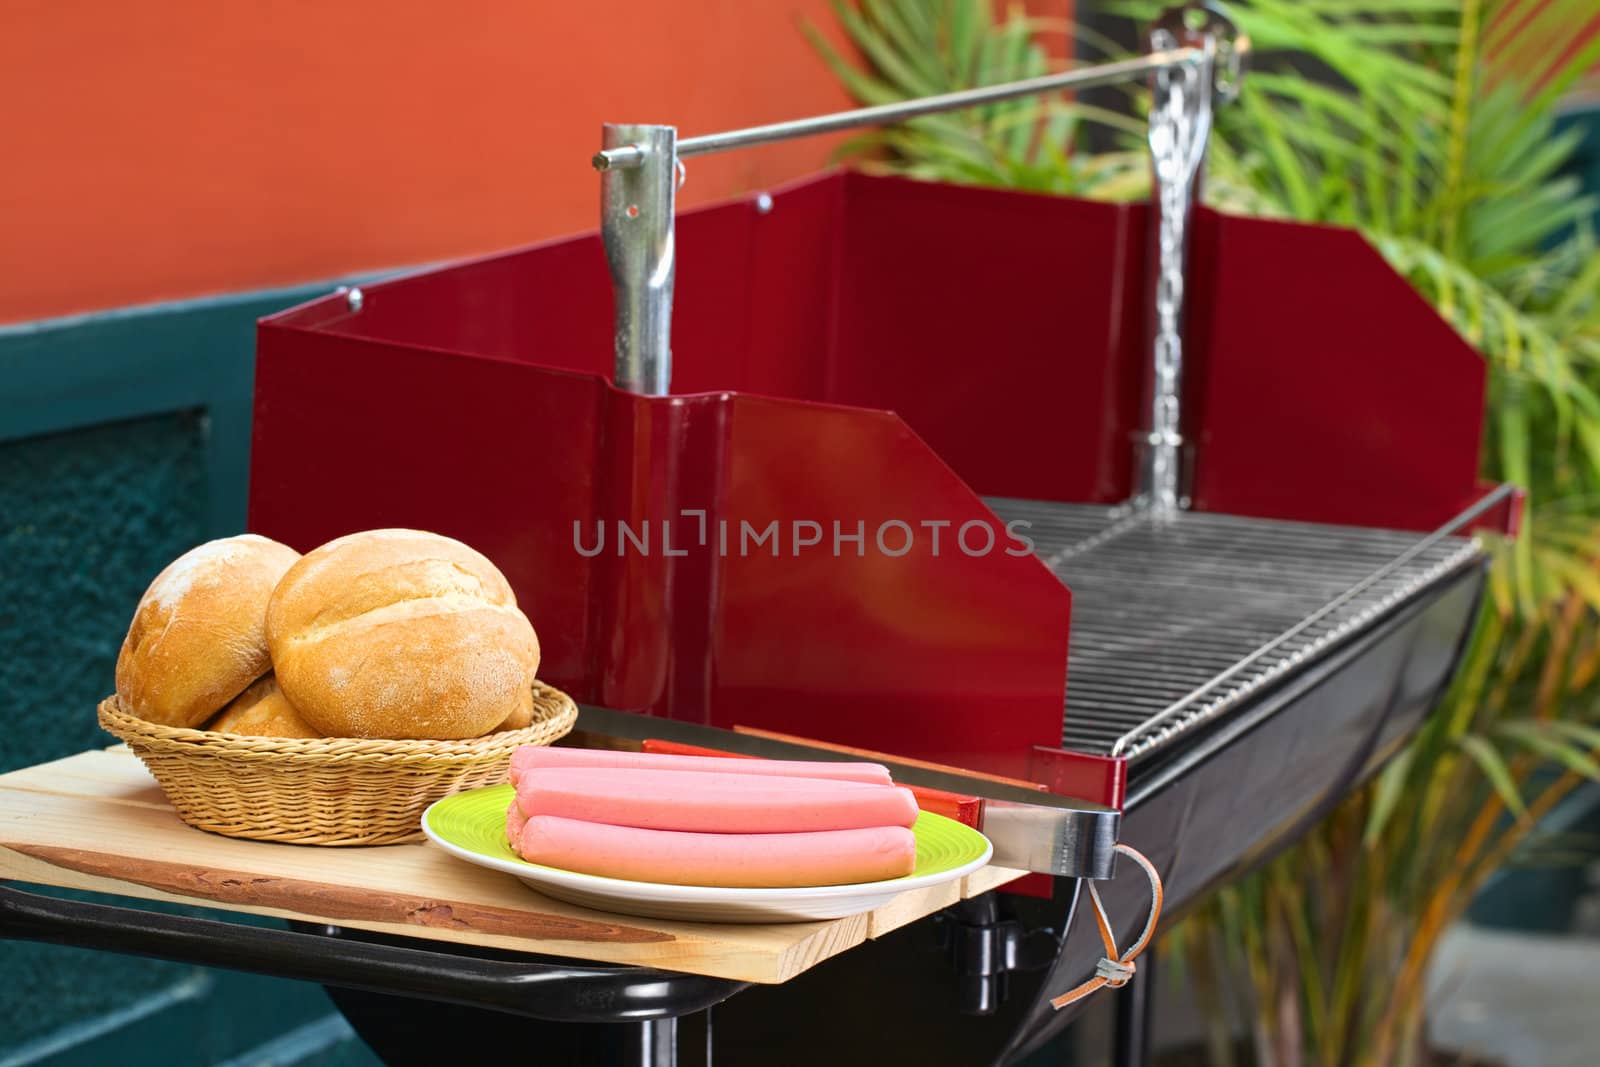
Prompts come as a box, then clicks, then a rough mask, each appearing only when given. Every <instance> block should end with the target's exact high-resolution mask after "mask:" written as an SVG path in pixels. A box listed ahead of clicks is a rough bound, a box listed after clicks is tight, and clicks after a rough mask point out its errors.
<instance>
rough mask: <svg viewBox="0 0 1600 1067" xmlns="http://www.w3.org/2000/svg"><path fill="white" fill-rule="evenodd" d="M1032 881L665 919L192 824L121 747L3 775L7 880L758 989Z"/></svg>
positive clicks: (0, 863) (981, 881) (474, 874)
mask: <svg viewBox="0 0 1600 1067" xmlns="http://www.w3.org/2000/svg"><path fill="white" fill-rule="evenodd" d="M1021 874H1022V872H1020V871H1013V870H1008V869H1005V868H1001V867H987V868H985V869H983V870H981V871H978V872H977V873H975V874H973V875H970V876H968V877H967V878H965V879H962V880H961V881H960V882H951V883H947V884H945V885H942V886H935V887H933V888H931V889H923V890H913V891H911V892H908V893H903V894H901V895H900V896H898V897H896V898H895V899H894V900H892V901H890V902H889V903H888V904H886V905H884V906H883V907H881V908H879V909H877V910H876V911H872V912H866V913H864V914H860V915H853V916H850V917H848V918H844V919H834V920H831V921H828V922H814V923H772V924H761V925H742V924H711V923H686V922H669V921H665V920H659V919H643V918H635V917H632V916H623V915H612V914H608V913H606V912H599V911H590V910H588V909H586V908H580V907H577V906H576V905H572V904H563V903H561V902H559V901H556V900H552V899H550V898H548V897H545V896H542V895H540V894H539V893H537V892H535V891H534V890H532V889H530V888H528V887H527V886H525V885H524V884H523V883H521V882H519V881H518V880H517V879H515V878H513V877H512V876H511V875H508V874H501V873H499V872H496V871H491V870H487V869H485V868H482V867H476V866H473V865H471V864H468V863H464V862H462V861H461V860H458V859H455V858H454V857H452V856H449V855H447V854H446V853H444V852H443V851H441V850H440V849H437V848H435V847H433V846H432V845H430V844H428V843H426V842H417V843H415V844H406V845H381V846H374V847H369V848H318V847H314V846H308V845H285V844H276V843H271V842H265V841H243V840H237V839H234V838H229V837H221V836H218V835H216V834H210V833H206V832H205V831H203V830H196V829H194V828H193V827H190V826H187V825H185V824H184V823H183V822H181V821H180V820H179V819H178V817H177V816H176V815H175V814H174V813H173V811H172V808H171V807H170V806H169V805H168V803H167V801H166V798H165V797H164V796H163V795H162V793H161V789H160V787H159V786H158V785H157V784H156V782H155V779H153V778H151V777H150V775H149V773H148V772H147V771H146V770H145V769H144V765H143V764H142V763H140V762H139V760H138V758H137V757H135V756H134V755H133V754H132V753H131V752H129V751H128V750H127V749H126V748H124V747H122V746H117V747H115V748H112V749H108V750H104V751H93V752H82V753H79V754H78V755H76V756H69V757H67V758H66V759H61V760H56V761H54V762H52V763H43V764H39V765H38V766H34V767H27V768H24V769H23V770H20V771H13V772H11V773H10V774H5V775H0V879H9V880H15V881H22V882H34V883H38V884H42V885H53V886H66V887H70V888H75V889H90V890H96V891H98V892H102V893H113V894H117V895H121V896H128V897H140V898H144V899H147V900H170V901H178V902H180V903H187V904H203V905H205V906H207V907H213V908H220V909H223V910H226V911H239V912H250V913H252V914H256V915H276V916H279V917H281V918H287V919H301V920H307V921H313V922H326V923H333V924H335V925H339V926H349V927H359V928H361V929H363V930H378V931H382V932H385V933H391V934H402V935H406V936H411V937H423V938H432V939H435V940H439V941H453V942H457V943H460V944H466V945H487V946H493V947H496V948H509V949H520V950H523V951H527V952H536V953H541V954H547V955H556V956H564V957H569V958H573V959H580V960H599V961H604V962H608V963H627V964H638V965H641V966H649V967H660V968H664V969H667V970H674V971H686V972H689V973H692V974H705V975H712V976H715V977H718V978H732V979H737V980H740V981H747V982H764V983H776V982H784V981H787V980H788V979H790V978H793V977H794V976H795V975H797V974H799V973H800V972H802V971H804V970H806V969H807V968H809V967H812V966H814V965H815V964H817V963H820V962H821V961H823V960H825V959H827V958H828V957H830V956H833V955H836V954H838V953H840V952H843V951H845V950H846V949H849V948H850V947H852V946H854V945H858V944H860V943H861V942H862V941H864V940H866V939H868V938H873V937H878V936H879V935H881V934H884V933H887V932H889V931H890V930H893V929H895V928H897V927H900V926H903V925H905V924H906V923H909V922H912V921H914V920H916V919H919V918H922V917H923V916H925V915H930V914H932V913H933V912H935V911H938V910H939V909H940V908H943V907H946V906H948V905H950V904H953V903H955V901H956V900H957V899H958V898H960V897H964V896H973V895H976V894H978V893H982V892H984V891H986V890H989V889H992V888H994V887H995V886H998V885H1002V884H1004V883H1005V882H1008V881H1010V880H1012V879H1013V878H1017V877H1019V876H1020V875H1021Z"/></svg>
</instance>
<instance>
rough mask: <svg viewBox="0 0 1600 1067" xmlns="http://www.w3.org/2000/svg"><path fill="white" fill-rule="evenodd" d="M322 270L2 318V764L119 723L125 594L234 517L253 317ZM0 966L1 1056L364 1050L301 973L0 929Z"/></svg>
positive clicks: (288, 1060) (241, 501) (72, 1058)
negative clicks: (114, 695) (238, 291)
mask: <svg viewBox="0 0 1600 1067" xmlns="http://www.w3.org/2000/svg"><path fill="white" fill-rule="evenodd" d="M331 287H332V283H329V284H324V285H317V286H311V287H305V288H300V289H293V290H281V291H273V292H266V293H252V294H247V295H243V296H230V297H224V298H218V299H213V300H203V301H192V302H185V303H181V304H171V305H162V306H157V307H149V308H136V309H130V310H125V311H117V312H113V313H109V314H103V315H93V316H84V317H80V318H73V319H64V320H55V321H51V322H45V323H37V324H28V325H24V326H14V327H4V328H0V648H3V649H4V650H5V655H4V656H0V706H3V707H4V708H5V714H6V716H7V718H8V721H9V723H10V728H9V729H7V730H6V731H4V732H3V733H0V771H5V770H10V769H12V768H16V767H21V766H26V765H29V764H33V763H38V762H41V761H44V760H49V759H54V758H57V757H60V756H65V755H70V754H72V753H74V752H80V751H82V750H84V749H86V748H91V747H97V746H103V745H107V744H111V743H114V740H115V739H114V738H111V737H110V736H108V735H106V734H104V733H102V732H101V731H100V729H99V727H98V726H97V725H96V723H95V718H94V709H95V705H96V704H97V703H98V701H99V700H100V698H102V697H103V696H105V695H106V694H107V693H109V692H111V689H112V670H113V665H114V663H115V660H116V654H117V649H118V648H119V646H120V645H121V641H122V636H123V634H124V633H125V632H126V629H127V625H128V620H129V618H130V617H131V615H132V612H133V608H134V605H135V604H136V603H137V602H138V599H139V596H140V594H141V593H143V591H144V588H145V586H146V585H147V584H148V583H149V581H150V579H151V578H152V577H154V575H155V574H156V572H157V571H159V570H160V569H161V568H162V567H163V566H165V565H166V563H167V562H168V561H170V560H171V559H172V558H173V557H175V556H177V555H179V554H180V553H182V552H184V551H186V550H187V549H189V548H191V547H193V546H194V545H195V544H198V543H199V542H201V541H204V540H208V539H210V538H212V537H218V536H224V535H227V534H231V533H237V532H240V531H241V530H243V528H244V517H245V492H246V485H247V477H248V464H249V440H250V397H251V387H252V382H253V380H254V366H255V358H254V351H255V326H254V324H255V320H256V319H257V318H258V317H259V316H261V315H265V314H268V313H271V312H273V311H277V310H279V309H281V308H284V307H287V306H289V305H291V304H294V303H297V302H299V301H301V300H304V299H308V298H310V297H313V296H320V295H322V294H324V293H326V292H327V291H328V290H329V289H330V288H331ZM21 888H25V889H41V887H33V886H23V887H21ZM41 891H44V890H42V889H41ZM63 895H76V896H78V897H80V898H82V897H88V898H89V899H96V900H101V901H105V902H108V903H122V904H126V903H129V902H127V901H122V900H117V899H116V898H110V897H94V896H92V895H89V894H63ZM135 906H139V907H149V906H150V905H144V904H138V905H135ZM167 910H177V911H188V912H190V913H193V914H205V913H204V912H202V911H200V910H199V909H181V908H174V909H167ZM263 921H265V920H263ZM0 975H4V976H5V993H4V994H3V995H0V1067H24V1065H28V1067H91V1065H92V1067H102V1065H104V1064H108V1063H109V1064H116V1065H119V1067H120V1065H124V1064H127V1065H131V1067H138V1065H144V1064H149V1065H152V1067H153V1065H161V1067H211V1065H217V1064H228V1065H230V1067H231V1065H233V1064H235V1063H251V1064H264V1063H273V1064H304V1065H312V1067H315V1065H333V1064H347V1065H352V1067H358V1065H359V1067H370V1065H372V1064H374V1063H376V1060H375V1058H374V1057H372V1055H371V1053H370V1052H368V1051H367V1049H366V1047H365V1046H364V1045H362V1044H361V1042H360V1041H359V1040H358V1039H356V1038H355V1037H354V1036H353V1035H352V1034H351V1032H350V1029H349V1027H348V1026H347V1025H346V1024H345V1023H344V1020H343V1018H342V1017H340V1016H339V1015H338V1014H337V1012H335V1011H334V1009H333V1006H332V1004H331V1002H330V1001H329V1000H328V999H327V997H326V995H325V994H324V993H323V992H322V990H321V989H319V988H318V987H316V986H313V985H309V984H306V983H299V982H285V981H276V980H272V979H264V978H256V977H253V976H248V975H241V974H236V973H232V972H227V971H213V970H208V969H204V968H198V967H188V966H182V965H178V964H169V963H163V962H159V961H154V960H144V959H138V958H134V957H128V956H117V955H113V954H108V953H93V952H89V951H86V950H79V949H71V948H63V947H59V946H48V945H36V944H27V943H19V942H11V941H3V940H0Z"/></svg>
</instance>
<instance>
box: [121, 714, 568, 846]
mask: <svg viewBox="0 0 1600 1067" xmlns="http://www.w3.org/2000/svg"><path fill="white" fill-rule="evenodd" d="M577 716H578V708H577V705H576V704H574V703H573V702H572V698H571V697H569V696H567V695H566V694H565V693H563V692H561V691H560V690H558V689H552V688H551V687H550V686H547V685H542V684H540V683H537V682H536V683H534V690H533V724H532V725H531V726H528V727H527V728H525V729H522V730H505V731H503V732H501V733H495V734H486V735H485V736H483V737H474V738H471V739H469V740H465V741H390V740H382V739H365V738H352V737H319V738H309V739H302V738H287V737H243V736H240V735H237V734H221V733H213V732H211V731H209V730H191V729H185V728H182V727H174V726H161V725H158V724H156V723H153V722H146V721H145V720H143V719H139V718H135V717H134V716H132V715H130V714H128V713H127V712H126V711H124V710H123V708H122V705H121V702H120V701H119V700H118V699H117V698H116V697H115V696H111V697H107V698H106V699H105V700H103V701H101V703H100V725H101V726H102V727H104V728H105V730H106V731H107V732H108V733H111V734H114V735H116V736H117V737H120V738H121V739H122V740H123V741H125V742H127V745H128V747H129V748H131V749H133V751H134V753H135V754H137V755H138V757H139V758H140V759H141V760H143V761H144V764H145V766H146V767H148V768H150V773H151V774H153V775H155V778H156V781H158V782H160V783H161V788H162V789H163V790H164V791H165V792H166V794H167V799H168V800H170V801H171V802H172V806H173V807H174V808H176V809H177V812H178V817H179V818H181V819H182V820H183V821H184V822H186V823H188V824H189V825H190V826H195V827H198V828H200V829H202V830H210V831H211V832H212V833H218V834H226V835H227V836H229V837H250V838H256V839H259V840H262V841H289V842H293V843H295V844H301V845H388V844H393V843H395V842H398V841H414V840H416V839H418V838H420V837H421V836H422V829H421V820H422V812H423V810H424V809H426V808H427V806H428V805H429V804H432V803H433V802H434V801H436V800H439V799H441V798H442V797H446V796H449V795H450V794H451V793H459V792H460V791H462V790H463V789H472V788H475V787H477V786H480V785H493V784H495V783H498V782H503V781H505V780H506V774H507V770H508V768H509V766H510V762H511V753H512V750H514V749H515V748H516V747H517V746H518V745H548V744H550V743H551V742H552V741H554V740H556V739H557V738H559V737H561V736H562V735H564V734H565V733H566V732H567V731H569V730H571V729H572V724H573V723H574V722H575V721H576V720H577Z"/></svg>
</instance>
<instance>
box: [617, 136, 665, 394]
mask: <svg viewBox="0 0 1600 1067" xmlns="http://www.w3.org/2000/svg"><path fill="white" fill-rule="evenodd" d="M677 136H678V131H677V130H676V129H674V128H673V127H671V126H623V125H612V124H607V125H606V127H605V133H604V138H605V140H604V143H605V144H607V145H614V146H627V147H629V148H631V149H634V150H636V151H638V152H640V153H641V155H642V159H643V163H642V165H641V166H637V167H634V168H632V169H629V170H614V171H608V172H607V173H605V174H602V175H601V176H600V235H601V237H602V238H603V240H604V242H605V247H606V261H607V262H608V263H610V265H611V281H612V284H613V286H614V287H615V291H616V315H615V319H614V325H613V330H614V334H613V346H614V348H615V352H616V367H615V372H614V375H613V380H614V381H615V382H616V385H617V388H618V389H626V390H628V391H629V392H634V393H643V394H645V395H647V396H665V395H666V394H667V390H668V389H669V387H670V386H671V384H672V285H673V279H674V277H675V275H676V270H677V268H676V258H677V255H676V251H675V244H676V242H675V241H674V240H673V218H672V216H673V208H674V205H673V201H674V200H675V198H676V194H677V189H678V184H677V156H676V152H675V147H674V142H675V141H676V140H677Z"/></svg>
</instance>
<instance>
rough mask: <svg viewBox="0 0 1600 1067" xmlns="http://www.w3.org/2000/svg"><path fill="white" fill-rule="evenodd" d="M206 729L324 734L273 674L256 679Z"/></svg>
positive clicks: (284, 734)
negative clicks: (313, 724) (285, 691)
mask: <svg viewBox="0 0 1600 1067" xmlns="http://www.w3.org/2000/svg"><path fill="white" fill-rule="evenodd" d="M206 729H207V730H215V731H216V732H217V733H219V734H243V735H244V736H247V737H321V736H322V735H321V734H319V733H317V731H316V730H314V729H312V728H311V724H310V723H308V722H306V721H305V720H304V719H302V718H301V717H300V713H299V712H298V711H296V710H295V707H294V705H293V704H291V703H289V698H288V697H286V696H284V695H283V690H281V689H279V688H278V679H277V678H276V677H275V676H273V675H272V674H270V673H269V674H266V675H263V676H262V677H260V678H258V679H256V681H255V682H253V683H252V684H251V686H250V688H249V689H246V690H245V691H244V692H242V693H240V694H239V695H238V696H236V697H234V698H233V700H232V701H230V702H229V703H228V706H227V707H225V708H223V709H222V711H221V712H220V713H219V714H218V715H217V717H216V718H215V719H212V720H211V721H210V722H209V723H207V724H206Z"/></svg>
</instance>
